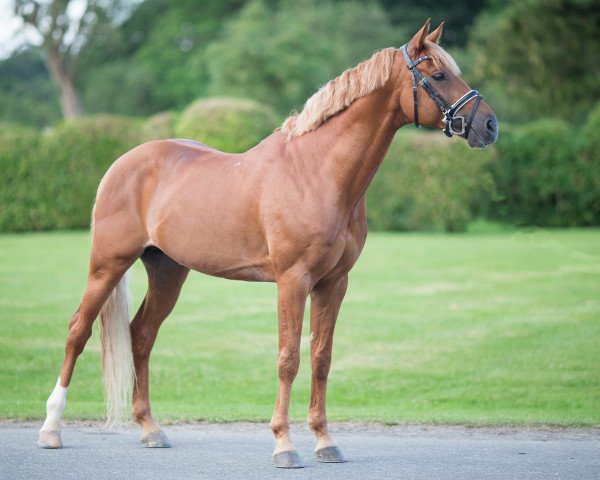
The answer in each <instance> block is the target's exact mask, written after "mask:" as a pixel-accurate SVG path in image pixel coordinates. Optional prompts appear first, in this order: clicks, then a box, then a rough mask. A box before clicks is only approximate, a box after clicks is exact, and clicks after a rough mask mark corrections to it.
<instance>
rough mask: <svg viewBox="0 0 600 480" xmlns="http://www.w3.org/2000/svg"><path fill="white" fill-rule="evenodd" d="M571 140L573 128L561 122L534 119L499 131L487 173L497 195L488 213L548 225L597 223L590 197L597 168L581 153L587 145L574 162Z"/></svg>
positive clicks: (594, 190)
mask: <svg viewBox="0 0 600 480" xmlns="http://www.w3.org/2000/svg"><path fill="white" fill-rule="evenodd" d="M592 130H593V128H592ZM590 135H591V136H592V138H593V135H595V133H593V132H592V133H591V134H590ZM583 137H585V134H584V135H583ZM576 138H577V135H576V132H575V129H574V128H572V127H571V126H569V125H568V124H567V123H566V122H564V121H562V120H538V121H536V122H533V123H530V124H526V125H523V126H519V127H515V128H513V129H511V130H509V131H508V132H505V133H504V134H503V135H502V137H501V139H500V141H499V143H498V152H499V156H498V158H497V161H496V162H494V164H493V166H492V169H491V171H492V174H493V176H494V181H495V183H496V187H497V192H498V198H497V201H496V202H495V203H494V204H493V205H492V210H491V212H490V213H491V215H492V216H493V217H495V218H497V219H500V220H504V221H509V222H513V223H517V224H526V225H538V226H549V227H558V226H575V225H591V224H594V223H595V222H596V223H597V221H598V209H597V207H596V212H594V211H593V210H594V207H593V203H594V200H593V198H597V196H598V193H597V192H598V188H597V186H596V187H594V181H592V179H591V177H590V173H591V172H592V171H593V170H594V168H595V169H596V170H597V169H598V166H597V162H596V164H595V165H594V160H593V158H591V157H586V155H589V153H588V154H586V153H584V152H589V151H590V150H589V148H590V147H589V146H588V147H583V146H582V154H581V155H580V156H579V158H578V155H577V154H576V150H577V148H576ZM590 142H592V143H593V140H590ZM589 145H591V143H590V144H589ZM592 151H593V147H592ZM592 156H593V154H592ZM586 158H587V159H586ZM596 176H597V174H596ZM595 181H596V182H597V179H596V180H595ZM590 196H591V197H590ZM596 202H597V200H596ZM594 218H596V220H594Z"/></svg>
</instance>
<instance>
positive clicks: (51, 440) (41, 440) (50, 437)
mask: <svg viewBox="0 0 600 480" xmlns="http://www.w3.org/2000/svg"><path fill="white" fill-rule="evenodd" d="M37 444H38V445H39V446H40V447H42V448H61V447H62V441H61V439H60V432H55V431H51V430H40V435H39V437H38V441H37Z"/></svg>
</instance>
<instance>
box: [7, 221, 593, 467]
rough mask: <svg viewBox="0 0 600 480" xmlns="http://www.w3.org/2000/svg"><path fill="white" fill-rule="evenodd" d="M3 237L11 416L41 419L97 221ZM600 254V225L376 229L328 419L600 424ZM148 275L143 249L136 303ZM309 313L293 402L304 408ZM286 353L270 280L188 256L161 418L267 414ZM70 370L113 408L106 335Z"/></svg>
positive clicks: (74, 394) (155, 397) (339, 343)
mask: <svg viewBox="0 0 600 480" xmlns="http://www.w3.org/2000/svg"><path fill="white" fill-rule="evenodd" d="M0 247H1V248H0V265H2V268H1V269H0V290H1V292H2V295H0V299H1V301H2V308H0V324H1V325H2V337H1V340H0V341H1V344H2V368H1V369H0V386H2V387H1V388H2V395H0V418H29V419H32V418H36V419H41V418H43V416H44V413H45V408H44V406H45V402H46V399H47V398H48V394H49V393H50V392H51V391H52V388H53V387H54V383H55V382H56V375H57V372H58V369H59V368H60V362H61V361H62V358H63V355H64V345H65V338H66V334H67V330H68V329H67V326H68V322H69V318H70V316H71V314H72V313H73V311H74V310H75V308H76V306H77V303H78V302H79V301H80V296H81V292H82V289H83V282H84V281H85V276H86V271H87V265H88V259H89V235H88V233H87V232H56V233H37V234H21V235H2V236H0ZM599 257H600V230H598V229H586V230H573V229H570V230H567V231H556V230H555V231H550V232H543V231H538V232H534V233H525V232H509V233H486V234H480V235H463V234H457V235H452V236H448V235H427V234H410V235H407V234H384V233H379V232H375V233H371V234H369V238H368V239H367V243H366V245H365V249H364V252H363V254H362V256H361V258H360V260H359V261H358V263H357V264H356V266H355V268H354V269H353V270H352V272H351V274H350V284H349V288H348V293H347V295H346V299H345V301H344V303H343V305H342V309H341V312H340V318H339V321H338V324H337V326H336V331H335V339H334V347H333V363H332V370H331V375H330V380H329V384H328V397H329V400H328V409H327V413H328V414H329V416H330V419H332V420H354V421H379V422H426V423H432V422H433V423H468V424H510V425H514V424H536V423H537V424H546V425H547V424H562V425H596V426H597V425H598V424H600V383H599V382H598V371H600V357H599V356H598V338H600V322H598V318H600V298H599V297H598V295H597V292H598V291H599V290H600V267H599V265H598V261H597V259H598V258H599ZM145 291H146V274H145V272H144V269H143V267H142V265H141V264H140V262H137V263H136V264H135V265H134V272H133V276H132V297H133V302H132V305H133V311H135V309H136V308H137V306H138V305H139V304H140V303H141V301H142V299H143V295H144V293H145ZM308 327H309V322H308V321H307V320H305V322H304V331H303V341H302V342H301V365H300V371H299V373H298V376H297V377H296V381H295V383H294V388H293V391H292V398H291V406H290V417H291V419H292V420H293V421H299V422H301V421H306V411H307V405H308V389H309V387H310V368H309V361H308V360H309V356H308V354H309V351H308V350H309V345H310V342H308V336H309V334H310V331H309V328H308ZM94 331H96V329H94ZM276 360H277V319H276V290H275V286H274V285H273V284H268V283H249V282H232V281H229V280H223V279H218V278H214V277H209V276H207V275H199V274H196V273H194V272H192V273H191V274H190V275H189V277H188V280H187V282H186V284H185V285H184V288H183V291H182V293H181V297H180V298H179V302H178V304H177V306H176V308H175V310H174V312H173V313H172V314H171V316H170V317H169V319H168V320H167V321H166V322H165V323H164V324H163V326H162V327H161V330H160V332H159V335H158V339H157V341H156V344H155V346H154V350H153V352H152V358H151V362H150V370H151V377H152V379H151V385H150V394H151V398H152V412H153V414H154V415H155V418H157V420H158V421H159V422H161V421H165V420H167V419H173V420H199V419H207V420H213V421H214V420H220V421H231V420H251V421H268V419H269V418H270V416H271V413H272V411H273V404H274V400H275V393H276V390H277V371H276V368H275V364H276ZM71 385H72V386H71V388H70V389H69V401H68V403H67V408H66V410H65V416H66V418H67V419H74V418H96V419H101V418H102V417H103V415H104V411H105V410H104V402H103V395H102V381H101V359H100V352H99V348H98V339H97V336H96V334H94V336H93V337H92V338H91V339H90V341H89V342H88V344H87V346H86V349H85V351H84V352H83V354H82V355H81V356H80V357H79V359H78V361H77V366H76V368H75V372H74V376H73V381H72V384H71ZM240 392H243V394H241V393H240ZM515 399H518V401H515ZM265 431H268V427H267V426H266V427H265ZM309 476H310V475H309ZM315 476H316V475H315ZM323 476H324V475H323ZM373 476H375V477H377V475H371V476H370V477H373Z"/></svg>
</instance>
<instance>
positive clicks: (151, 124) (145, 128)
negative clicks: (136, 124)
mask: <svg viewBox="0 0 600 480" xmlns="http://www.w3.org/2000/svg"><path fill="white" fill-rule="evenodd" d="M178 118H179V114H178V113H177V112H173V111H168V112H160V113H156V114H154V115H152V116H151V117H149V118H147V119H146V121H145V122H144V123H143V125H142V139H143V140H144V141H150V140H164V139H168V138H174V137H175V124H176V123H177V120H178Z"/></svg>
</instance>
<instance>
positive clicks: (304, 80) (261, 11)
mask: <svg viewBox="0 0 600 480" xmlns="http://www.w3.org/2000/svg"><path fill="white" fill-rule="evenodd" d="M265 32H268V35H265ZM405 37H407V34H406V32H404V31H403V30H401V29H400V30H399V29H393V28H392V27H391V25H390V23H389V21H388V19H387V17H386V15H385V14H384V12H383V11H382V10H381V8H380V7H379V6H378V5H377V4H376V3H359V2H344V5H343V7H340V5H339V4H336V3H332V2H319V1H317V0H299V1H292V0H284V1H282V2H280V3H279V4H278V5H277V6H276V7H275V8H271V7H270V6H269V5H268V4H267V3H266V2H265V1H264V0H250V1H249V2H248V3H247V4H246V5H245V6H244V7H243V9H242V10H241V11H240V13H239V14H238V15H237V16H234V17H233V18H232V19H231V20H230V21H229V22H228V24H227V25H226V27H225V29H224V31H223V33H222V35H221V37H220V39H218V40H217V41H215V42H213V43H212V45H211V46H210V47H209V48H208V49H207V55H206V62H207V69H208V74H209V78H210V83H209V92H210V93H211V94H213V95H233V96H243V97H249V98H255V99H257V100H260V101H262V102H265V103H267V104H269V105H272V106H273V107H275V108H276V109H277V110H278V111H279V112H281V113H284V114H287V113H289V111H290V109H291V108H292V107H294V108H297V109H299V108H301V106H302V104H303V103H304V101H305V100H306V99H307V98H308V97H309V96H310V95H311V94H312V93H313V92H314V91H315V90H316V89H317V88H318V87H319V86H320V85H322V84H323V83H326V82H327V81H328V80H330V79H331V78H333V77H335V76H336V75H338V74H339V73H341V71H342V70H344V69H346V68H349V67H352V66H354V65H355V64H357V63H358V62H359V61H361V60H364V59H365V58H368V57H370V56H371V54H372V53H373V51H375V50H377V49H380V48H383V47H386V46H390V45H394V44H397V43H399V42H400V41H402V39H404V38H405Z"/></svg>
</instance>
